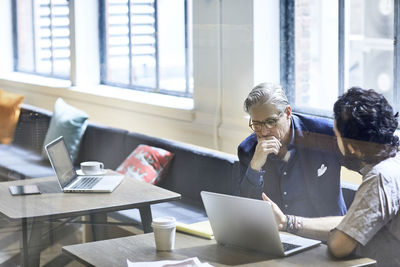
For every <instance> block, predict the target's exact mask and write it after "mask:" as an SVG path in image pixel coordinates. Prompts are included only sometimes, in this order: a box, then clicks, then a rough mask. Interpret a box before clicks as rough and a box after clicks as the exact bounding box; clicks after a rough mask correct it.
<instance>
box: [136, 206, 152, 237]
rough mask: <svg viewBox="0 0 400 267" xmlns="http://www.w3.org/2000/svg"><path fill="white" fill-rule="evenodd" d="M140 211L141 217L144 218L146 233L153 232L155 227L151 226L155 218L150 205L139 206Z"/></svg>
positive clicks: (143, 223)
mask: <svg viewBox="0 0 400 267" xmlns="http://www.w3.org/2000/svg"><path fill="white" fill-rule="evenodd" d="M139 212H140V219H141V220H142V225H143V231H144V232H145V233H151V232H153V229H152V228H151V222H152V220H153V216H152V215H151V208H150V205H148V206H144V207H141V208H139Z"/></svg>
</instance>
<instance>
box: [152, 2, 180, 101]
mask: <svg viewBox="0 0 400 267" xmlns="http://www.w3.org/2000/svg"><path fill="white" fill-rule="evenodd" d="M158 25H159V26H158V40H159V44H160V46H159V61H160V62H159V64H160V87H161V88H163V89H169V90H176V91H180V92H183V93H184V92H185V90H186V77H185V75H186V74H185V73H186V63H185V61H186V57H185V52H186V50H185V0H159V1H158Z"/></svg>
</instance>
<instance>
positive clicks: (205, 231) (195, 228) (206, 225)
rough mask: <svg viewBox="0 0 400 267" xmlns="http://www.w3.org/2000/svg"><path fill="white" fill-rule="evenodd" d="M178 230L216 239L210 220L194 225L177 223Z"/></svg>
mask: <svg viewBox="0 0 400 267" xmlns="http://www.w3.org/2000/svg"><path fill="white" fill-rule="evenodd" d="M176 230H177V231H180V232H184V233H189V234H192V235H197V236H201V237H204V238H208V239H214V233H213V231H212V229H211V225H210V221H208V220H207V221H203V222H197V223H192V224H185V223H181V222H176Z"/></svg>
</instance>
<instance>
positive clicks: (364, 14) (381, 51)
mask: <svg viewBox="0 0 400 267" xmlns="http://www.w3.org/2000/svg"><path fill="white" fill-rule="evenodd" d="M347 10H348V13H347V16H348V18H349V20H348V24H347V25H348V26H349V28H350V30H349V34H348V36H346V40H347V42H346V54H348V58H347V68H346V75H347V77H346V86H345V87H346V89H347V88H349V87H351V86H361V87H363V88H372V89H375V90H377V91H378V92H380V93H382V94H384V95H385V97H386V98H387V99H388V100H389V101H390V102H391V103H392V104H393V59H394V52H393V36H394V32H393V24H394V1H393V0H352V1H350V4H349V6H348V9H347ZM347 25H346V26H347Z"/></svg>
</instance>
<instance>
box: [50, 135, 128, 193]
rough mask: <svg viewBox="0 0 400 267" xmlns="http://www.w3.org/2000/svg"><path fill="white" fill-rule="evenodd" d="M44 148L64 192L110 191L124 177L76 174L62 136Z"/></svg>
mask: <svg viewBox="0 0 400 267" xmlns="http://www.w3.org/2000/svg"><path fill="white" fill-rule="evenodd" d="M45 149H46V152H47V155H48V156H49V160H50V163H51V166H52V167H53V170H54V173H55V174H56V177H57V180H58V183H59V184H60V187H61V189H62V190H63V191H64V192H112V191H114V189H115V188H116V187H117V186H118V185H119V184H120V183H121V181H122V180H123V179H124V176H123V175H106V176H94V175H92V176H90V175H88V176H78V175H77V173H76V171H75V168H74V165H73V164H72V160H71V157H70V155H69V152H68V149H67V147H66V145H65V142H64V138H63V137H62V136H60V137H59V138H57V139H55V140H54V141H52V142H51V143H49V144H47V145H46V146H45Z"/></svg>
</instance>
